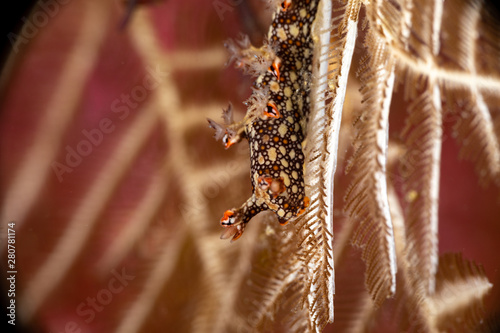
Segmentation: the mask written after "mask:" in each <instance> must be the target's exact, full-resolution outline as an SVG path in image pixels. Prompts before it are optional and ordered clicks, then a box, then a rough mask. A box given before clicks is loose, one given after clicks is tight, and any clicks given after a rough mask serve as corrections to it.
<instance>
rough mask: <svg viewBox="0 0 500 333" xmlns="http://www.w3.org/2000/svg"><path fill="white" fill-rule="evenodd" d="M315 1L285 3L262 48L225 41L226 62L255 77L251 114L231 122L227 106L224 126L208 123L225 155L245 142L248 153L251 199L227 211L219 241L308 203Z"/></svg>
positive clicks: (283, 218)
mask: <svg viewBox="0 0 500 333" xmlns="http://www.w3.org/2000/svg"><path fill="white" fill-rule="evenodd" d="M318 1H319V0H285V1H284V2H281V3H280V4H279V6H278V8H277V10H276V11H275V13H274V16H273V21H272V24H271V27H270V30H269V33H268V36H267V40H266V41H265V42H264V45H263V46H262V47H261V48H255V47H253V46H251V45H250V43H249V41H248V39H247V38H243V39H242V40H240V41H239V42H237V44H238V45H237V44H236V43H234V42H231V41H230V42H228V43H227V45H226V47H227V48H228V49H229V51H230V52H231V53H232V57H231V59H230V60H235V63H236V66H237V67H240V68H243V70H245V71H246V72H248V73H251V74H254V75H255V76H257V79H256V81H255V84H254V86H255V88H254V91H253V94H252V96H251V97H250V99H249V100H248V101H247V103H246V104H247V105H248V106H249V107H248V111H247V114H246V116H245V118H244V119H243V120H242V121H241V122H237V123H235V122H234V121H233V119H232V118H233V116H232V107H231V105H229V108H228V109H227V110H225V111H224V113H223V119H224V125H220V124H217V123H216V122H214V121H213V120H210V119H209V120H208V121H209V124H210V127H212V128H214V129H215V130H216V133H215V137H216V139H222V141H223V143H224V145H225V147H226V148H229V147H230V146H231V145H233V144H234V143H236V142H238V141H240V140H241V139H242V138H246V139H247V140H248V142H249V146H250V168H251V181H252V192H253V193H252V196H251V197H250V198H249V199H248V200H247V201H246V202H245V203H244V204H243V205H242V206H241V207H240V208H234V209H231V210H227V211H226V212H225V213H224V216H223V217H222V219H221V221H220V223H221V225H222V226H223V227H226V228H228V229H227V230H226V231H225V232H224V233H223V234H222V236H221V238H228V237H231V236H233V238H232V240H236V239H238V238H239V237H240V236H241V235H242V233H243V231H244V228H245V226H246V224H247V223H248V222H249V221H250V219H251V218H252V217H253V216H255V215H256V214H258V213H259V212H261V211H264V210H272V211H273V212H275V213H276V214H277V216H278V221H279V222H280V223H281V224H286V223H287V222H288V221H289V220H291V219H293V218H295V217H297V216H298V215H300V214H301V213H302V212H303V211H304V210H305V208H306V207H307V206H308V204H309V199H308V198H307V197H306V194H305V190H304V170H303V169H304V153H303V150H302V146H303V143H304V138H305V130H306V125H307V118H308V115H309V108H310V89H309V79H310V77H311V72H312V59H313V50H314V41H313V38H312V34H311V26H312V23H313V21H314V19H315V16H316V11H317V5H318Z"/></svg>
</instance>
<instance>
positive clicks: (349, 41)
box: [299, 1, 360, 328]
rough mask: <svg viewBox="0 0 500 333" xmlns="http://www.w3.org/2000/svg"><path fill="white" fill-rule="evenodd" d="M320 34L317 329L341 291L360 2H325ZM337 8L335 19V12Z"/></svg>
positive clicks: (306, 223) (315, 136) (309, 215)
mask: <svg viewBox="0 0 500 333" xmlns="http://www.w3.org/2000/svg"><path fill="white" fill-rule="evenodd" d="M322 4H323V7H320V9H321V13H322V14H321V15H320V16H319V17H318V22H317V25H316V30H317V34H318V40H319V41H320V43H318V44H319V45H318V46H317V51H316V54H317V61H318V63H319V66H318V67H316V68H315V69H316V71H315V72H314V73H313V76H314V78H315V83H316V84H315V86H314V87H313V91H314V92H313V96H314V98H313V101H314V103H313V105H314V107H313V109H312V111H311V116H310V121H309V125H308V131H307V133H308V136H307V144H306V147H305V154H306V164H305V170H306V176H305V177H306V184H307V185H306V189H307V193H308V195H309V196H310V202H311V204H310V208H309V209H308V210H307V211H306V213H305V214H304V215H303V216H301V217H300V221H299V224H300V228H301V238H302V242H301V244H302V245H301V246H302V253H303V260H304V267H305V271H306V274H305V280H306V286H305V294H304V298H307V299H306V300H305V301H306V302H307V305H308V308H309V315H310V317H311V321H314V322H315V323H316V327H319V328H321V327H323V326H324V325H325V324H326V323H327V322H333V295H334V293H335V282H334V263H333V195H334V183H333V180H334V175H335V171H336V166H337V150H338V140H339V132H340V121H341V118H342V107H343V104H344V98H345V93H346V87H347V78H348V76H349V70H350V66H351V59H352V56H353V51H354V44H355V42H356V37H357V23H358V13H359V7H360V3H359V1H349V2H348V3H347V4H345V3H341V2H340V1H334V2H333V4H330V3H329V2H326V1H324V2H322ZM332 7H333V13H332V14H333V15H332V16H333V17H334V18H333V20H330V12H331V11H332V10H331V8H332Z"/></svg>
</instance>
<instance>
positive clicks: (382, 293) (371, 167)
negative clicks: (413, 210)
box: [345, 4, 397, 305]
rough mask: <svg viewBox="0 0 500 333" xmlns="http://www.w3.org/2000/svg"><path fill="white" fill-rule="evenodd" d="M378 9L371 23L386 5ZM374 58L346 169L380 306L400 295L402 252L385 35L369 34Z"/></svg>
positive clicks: (350, 203) (359, 238)
mask: <svg viewBox="0 0 500 333" xmlns="http://www.w3.org/2000/svg"><path fill="white" fill-rule="evenodd" d="M389 6H390V5H388V4H385V5H383V4H381V5H380V6H376V5H374V6H372V7H371V8H370V9H371V12H369V13H368V17H369V18H371V20H370V22H369V24H370V25H376V24H380V22H379V20H377V19H376V18H377V17H378V15H380V12H379V11H380V9H381V7H389ZM365 45H366V47H367V49H368V54H369V55H370V56H369V58H365V60H364V61H365V62H364V67H363V69H362V71H361V77H360V78H361V82H362V84H363V86H362V89H361V92H362V94H363V103H364V108H363V111H362V114H361V115H360V116H359V117H358V119H357V121H356V123H355V126H356V129H357V136H356V138H355V141H354V147H355V152H354V155H353V157H352V158H351V160H350V163H349V165H348V167H347V169H346V171H347V172H352V173H353V180H352V182H351V185H350V186H349V188H348V190H347V193H346V196H345V201H346V210H347V211H348V212H349V214H350V215H351V216H352V217H354V218H355V220H356V221H358V223H359V225H358V226H357V229H356V231H355V234H354V238H353V243H354V244H356V245H358V246H360V247H363V254H362V257H363V259H364V260H365V262H366V265H367V270H366V278H365V281H366V285H367V288H368V290H369V292H370V294H371V295H372V297H373V299H374V301H375V303H376V304H378V305H380V304H381V303H382V301H383V300H384V299H385V298H386V297H389V296H392V295H394V293H395V289H396V270H397V266H396V257H395V256H396V253H395V248H394V235H393V228H392V221H391V216H390V211H389V203H388V201H387V179H386V160H387V145H388V133H389V132H388V131H389V128H388V127H389V108H390V103H391V99H392V91H393V87H394V76H395V73H394V69H395V64H394V59H392V57H391V55H390V53H389V50H388V45H387V43H386V41H385V40H383V39H382V38H381V37H380V36H377V35H375V34H373V33H371V30H370V31H368V33H367V37H366V40H365Z"/></svg>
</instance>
